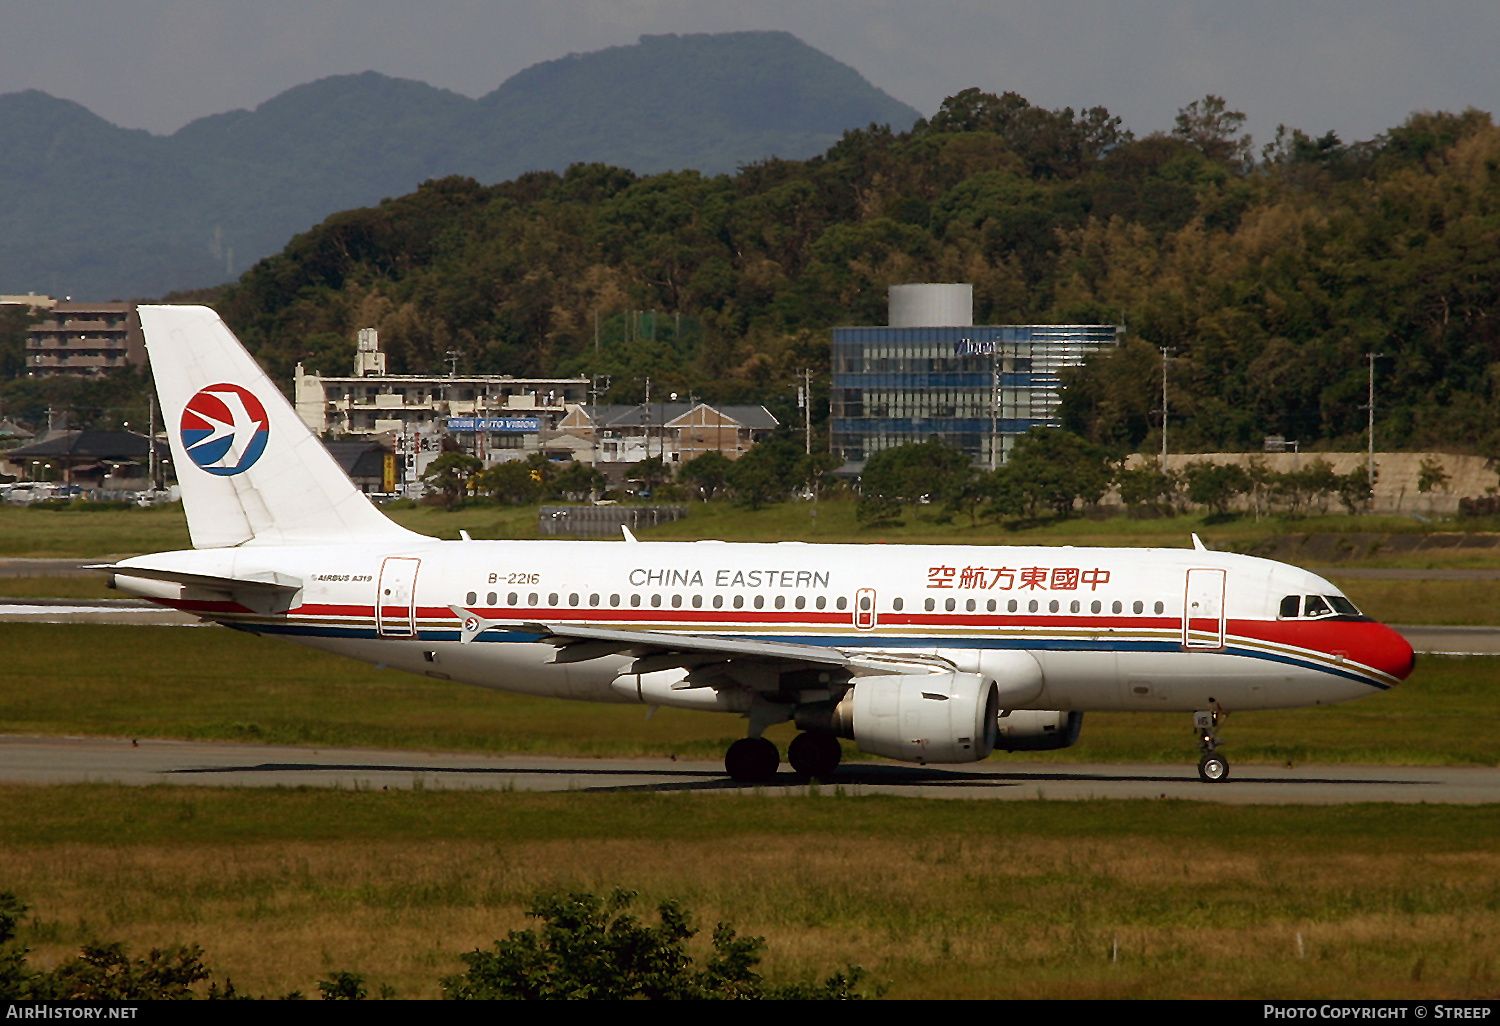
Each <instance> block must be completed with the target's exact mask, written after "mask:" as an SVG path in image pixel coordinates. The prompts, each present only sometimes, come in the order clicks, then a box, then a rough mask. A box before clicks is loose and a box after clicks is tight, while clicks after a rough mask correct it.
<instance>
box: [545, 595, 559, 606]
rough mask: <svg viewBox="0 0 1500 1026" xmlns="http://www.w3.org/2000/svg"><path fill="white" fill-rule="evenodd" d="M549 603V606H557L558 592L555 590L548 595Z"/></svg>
mask: <svg viewBox="0 0 1500 1026" xmlns="http://www.w3.org/2000/svg"><path fill="white" fill-rule="evenodd" d="M547 605H549V606H555V605H557V592H555V591H554V592H553V593H552V594H550V595H548V596H547Z"/></svg>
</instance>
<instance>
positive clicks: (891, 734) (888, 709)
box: [835, 673, 1000, 763]
mask: <svg viewBox="0 0 1500 1026" xmlns="http://www.w3.org/2000/svg"><path fill="white" fill-rule="evenodd" d="M999 712H1000V697H999V689H998V688H997V687H996V686H995V682H994V681H993V680H991V679H989V678H987V677H984V676H982V675H981V674H977V673H923V674H914V675H911V676H905V675H902V676H897V675H891V676H879V677H861V678H859V679H858V680H857V681H856V682H855V684H854V688H853V690H851V691H850V692H849V693H848V694H847V695H845V696H844V700H843V701H841V702H840V703H839V706H838V709H837V711H836V713H835V716H836V717H837V719H838V721H839V726H840V727H841V728H842V729H840V730H839V733H841V734H843V736H844V737H852V738H853V739H854V743H855V744H856V745H858V746H859V748H860V750H861V751H865V752H869V753H870V754H871V755H883V756H885V757H886V758H888V759H900V760H901V761H903V762H923V763H926V762H978V761H979V760H980V759H986V758H988V757H989V754H990V753H991V752H992V751H994V750H995V719H996V716H997V714H998V713H999Z"/></svg>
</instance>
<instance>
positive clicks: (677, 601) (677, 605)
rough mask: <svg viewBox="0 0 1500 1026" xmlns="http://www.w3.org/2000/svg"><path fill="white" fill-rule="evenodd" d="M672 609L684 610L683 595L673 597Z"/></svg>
mask: <svg viewBox="0 0 1500 1026" xmlns="http://www.w3.org/2000/svg"><path fill="white" fill-rule="evenodd" d="M672 608H673V609H681V608H682V596H681V595H673V596H672Z"/></svg>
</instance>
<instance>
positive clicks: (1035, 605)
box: [1026, 599, 1041, 613]
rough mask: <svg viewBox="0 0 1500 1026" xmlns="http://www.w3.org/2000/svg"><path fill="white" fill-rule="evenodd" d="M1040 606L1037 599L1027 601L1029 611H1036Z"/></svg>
mask: <svg viewBox="0 0 1500 1026" xmlns="http://www.w3.org/2000/svg"><path fill="white" fill-rule="evenodd" d="M1040 608H1041V606H1040V605H1039V604H1038V603H1037V600H1036V599H1032V600H1031V601H1030V602H1028V603H1026V611H1027V612H1028V613H1034V612H1036V611H1037V610H1038V609H1040Z"/></svg>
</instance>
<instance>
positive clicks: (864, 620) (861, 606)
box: [854, 588, 876, 631]
mask: <svg viewBox="0 0 1500 1026" xmlns="http://www.w3.org/2000/svg"><path fill="white" fill-rule="evenodd" d="M875 619H876V614H875V589H874V588H861V589H859V591H857V592H855V593H854V626H855V627H856V628H858V629H859V630H862V631H872V630H874V629H875Z"/></svg>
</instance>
